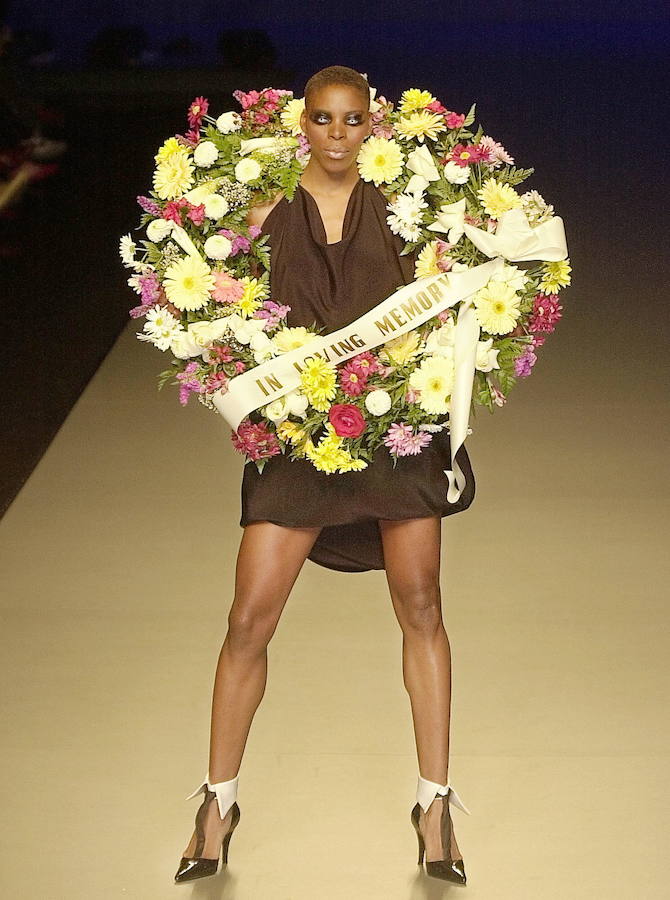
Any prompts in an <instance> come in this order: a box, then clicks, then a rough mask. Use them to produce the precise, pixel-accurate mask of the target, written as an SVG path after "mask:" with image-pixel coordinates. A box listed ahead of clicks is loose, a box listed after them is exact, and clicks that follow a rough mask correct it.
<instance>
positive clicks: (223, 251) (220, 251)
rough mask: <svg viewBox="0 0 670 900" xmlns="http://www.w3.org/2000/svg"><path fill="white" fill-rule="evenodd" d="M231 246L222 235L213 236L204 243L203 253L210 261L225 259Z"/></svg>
mask: <svg viewBox="0 0 670 900" xmlns="http://www.w3.org/2000/svg"><path fill="white" fill-rule="evenodd" d="M232 249H233V245H232V244H231V242H230V241H229V240H228V238H227V237H226V236H225V235H224V234H213V235H212V236H211V237H208V238H207V240H206V241H205V247H204V250H205V253H206V254H207V256H209V258H210V259H227V258H228V257H229V256H230V251H231V250H232Z"/></svg>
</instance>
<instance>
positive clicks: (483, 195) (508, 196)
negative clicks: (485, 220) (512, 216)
mask: <svg viewBox="0 0 670 900" xmlns="http://www.w3.org/2000/svg"><path fill="white" fill-rule="evenodd" d="M477 196H478V197H479V200H480V202H481V204H482V206H483V207H484V212H485V213H486V214H487V215H489V216H492V217H493V218H494V219H497V218H498V217H499V216H500V215H501V214H502V213H504V212H506V211H507V210H508V209H514V208H515V207H516V206H521V205H522V203H521V197H520V196H519V195H518V194H517V192H516V191H515V190H514V188H513V187H510V185H509V184H502V183H501V182H499V181H496V180H495V178H487V179H486V181H485V182H484V183H483V184H482V186H481V187H480V188H479V190H478V191H477Z"/></svg>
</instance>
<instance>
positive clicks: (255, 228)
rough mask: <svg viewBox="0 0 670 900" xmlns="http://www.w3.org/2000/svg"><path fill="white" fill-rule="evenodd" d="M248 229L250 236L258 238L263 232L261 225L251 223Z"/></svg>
mask: <svg viewBox="0 0 670 900" xmlns="http://www.w3.org/2000/svg"><path fill="white" fill-rule="evenodd" d="M248 231H249V237H252V238H257V237H258V235H259V234H260V233H261V231H262V228H261V226H260V225H250V226H249V229H248Z"/></svg>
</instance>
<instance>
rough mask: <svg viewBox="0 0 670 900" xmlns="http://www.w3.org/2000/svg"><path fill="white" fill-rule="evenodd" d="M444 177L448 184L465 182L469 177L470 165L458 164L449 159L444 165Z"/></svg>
mask: <svg viewBox="0 0 670 900" xmlns="http://www.w3.org/2000/svg"><path fill="white" fill-rule="evenodd" d="M444 177H445V178H446V179H447V181H448V182H449V183H450V184H465V182H466V181H467V180H468V178H469V177H470V166H459V165H458V163H455V162H454V161H453V159H450V160H449V162H448V163H447V164H446V166H445V167H444Z"/></svg>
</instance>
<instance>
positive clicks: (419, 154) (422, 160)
mask: <svg viewBox="0 0 670 900" xmlns="http://www.w3.org/2000/svg"><path fill="white" fill-rule="evenodd" d="M405 165H406V166H407V168H408V169H409V170H410V172H414V173H415V174H416V175H421V176H422V177H423V178H425V179H426V181H438V180H439V178H440V173H439V172H438V171H437V166H436V165H435V161H434V159H433V156H432V154H431V152H430V150H429V149H428V147H426V145H425V144H422V145H421V146H420V147H418V148H417V149H416V150H413V151H412V152H411V153H410V155H409V156H408V157H407V162H406V163H405Z"/></svg>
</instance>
